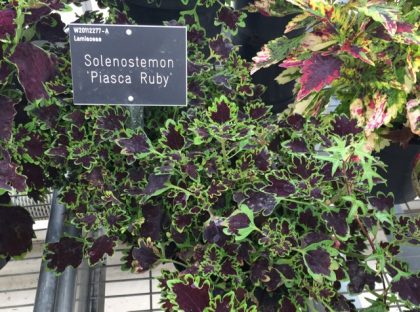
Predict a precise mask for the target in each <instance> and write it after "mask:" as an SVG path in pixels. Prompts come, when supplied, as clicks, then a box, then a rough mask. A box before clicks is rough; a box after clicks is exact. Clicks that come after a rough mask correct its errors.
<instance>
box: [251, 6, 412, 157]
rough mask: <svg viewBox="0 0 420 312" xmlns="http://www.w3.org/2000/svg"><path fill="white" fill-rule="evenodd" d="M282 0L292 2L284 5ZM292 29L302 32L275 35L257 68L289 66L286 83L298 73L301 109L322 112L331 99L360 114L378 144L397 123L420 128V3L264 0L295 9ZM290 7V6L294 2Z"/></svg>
mask: <svg viewBox="0 0 420 312" xmlns="http://www.w3.org/2000/svg"><path fill="white" fill-rule="evenodd" d="M281 3H287V8H286V9H285V10H281V8H282V7H283V6H280V4H281ZM290 5H293V6H294V7H295V8H298V9H299V13H297V14H296V15H295V16H294V17H293V19H292V20H291V21H290V22H289V24H288V25H287V27H286V29H285V33H286V34H287V33H289V32H290V31H292V30H296V29H302V30H305V31H304V33H303V34H302V35H300V36H298V37H294V38H287V37H286V36H284V37H281V38H277V39H274V40H272V41H270V42H268V43H267V44H266V45H265V46H264V47H263V48H262V50H261V51H260V52H258V54H257V55H256V56H255V57H254V68H253V69H252V72H255V71H257V70H259V69H260V68H263V67H267V66H280V67H284V68H285V70H284V71H283V72H282V73H281V74H280V75H279V76H278V77H277V79H276V80H277V82H278V83H279V84H284V83H287V82H289V81H292V80H294V79H296V85H295V95H296V97H295V102H294V104H293V106H292V111H293V112H298V113H302V114H304V115H306V116H312V115H318V114H319V113H320V112H322V111H323V110H325V109H326V108H328V106H329V105H331V103H334V102H335V103H337V102H338V103H339V106H338V108H337V110H338V111H339V112H343V113H346V114H347V115H349V116H351V117H353V118H356V119H357V120H358V124H359V125H360V126H362V127H363V128H364V130H365V133H366V136H367V137H368V138H369V143H370V144H369V147H370V149H373V148H374V147H375V148H380V147H382V146H383V145H384V144H386V139H384V136H387V135H388V136H389V137H391V136H392V135H389V131H390V130H391V131H392V130H397V129H400V128H401V127H407V128H409V129H411V131H405V133H406V136H405V138H404V139H405V140H406V141H407V140H409V139H410V138H411V137H412V136H414V135H419V134H420V119H419V111H420V102H419V87H418V84H417V76H418V71H419V66H420V52H419V43H420V39H419V36H418V26H419V13H420V12H419V6H418V5H417V6H416V5H415V4H414V2H411V1H399V2H396V1H395V2H394V1H366V0H364V1H360V0H350V1H336V2H332V1H326V0H286V2H284V1H279V0H259V1H255V4H254V5H252V6H251V10H254V11H255V10H259V11H260V12H262V13H264V14H268V15H273V16H277V15H284V14H289V13H294V12H295V11H294V10H290ZM288 8H289V9H288Z"/></svg>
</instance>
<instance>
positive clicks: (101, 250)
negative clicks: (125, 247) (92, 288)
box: [88, 235, 115, 265]
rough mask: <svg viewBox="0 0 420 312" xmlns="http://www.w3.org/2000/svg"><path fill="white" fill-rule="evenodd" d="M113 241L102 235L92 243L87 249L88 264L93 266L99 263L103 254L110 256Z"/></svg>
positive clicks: (112, 251) (113, 244)
mask: <svg viewBox="0 0 420 312" xmlns="http://www.w3.org/2000/svg"><path fill="white" fill-rule="evenodd" d="M114 247H115V240H114V239H113V238H111V237H108V236H107V235H102V236H100V237H98V238H97V239H95V240H94V241H93V244H92V246H91V247H90V248H89V249H88V256H89V263H90V264H92V265H94V264H96V263H98V262H99V261H101V260H102V259H103V258H104V256H105V254H107V255H108V256H112V255H113V254H114Z"/></svg>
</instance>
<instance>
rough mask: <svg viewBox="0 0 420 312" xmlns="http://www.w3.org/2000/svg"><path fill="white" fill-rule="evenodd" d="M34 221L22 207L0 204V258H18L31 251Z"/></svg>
mask: <svg viewBox="0 0 420 312" xmlns="http://www.w3.org/2000/svg"><path fill="white" fill-rule="evenodd" d="M33 223H34V221H33V220H32V217H31V216H30V214H29V212H28V211H26V210H25V209H24V208H22V207H8V206H2V205H1V204H0V256H1V257H18V256H21V255H23V254H24V253H26V252H28V251H30V250H31V249H32V238H34V237H35V232H34V230H33V229H32V225H33Z"/></svg>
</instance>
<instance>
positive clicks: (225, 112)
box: [211, 100, 231, 124]
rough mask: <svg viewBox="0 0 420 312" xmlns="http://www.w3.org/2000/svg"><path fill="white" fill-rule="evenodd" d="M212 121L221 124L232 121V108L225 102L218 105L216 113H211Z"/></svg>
mask: <svg viewBox="0 0 420 312" xmlns="http://www.w3.org/2000/svg"><path fill="white" fill-rule="evenodd" d="M211 119H212V120H213V121H215V122H217V123H219V124H223V123H225V122H228V121H229V120H231V116H230V108H229V106H228V105H227V104H226V103H225V102H224V101H223V100H222V101H221V102H219V103H217V104H216V111H213V112H212V113H211Z"/></svg>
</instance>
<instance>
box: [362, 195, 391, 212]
mask: <svg viewBox="0 0 420 312" xmlns="http://www.w3.org/2000/svg"><path fill="white" fill-rule="evenodd" d="M368 200H369V203H370V204H371V205H372V206H373V207H375V208H376V209H378V210H379V211H389V210H390V209H391V208H392V207H394V196H393V195H392V193H389V194H388V195H385V194H382V193H379V194H378V195H377V196H376V197H370V198H369V199H368Z"/></svg>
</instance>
